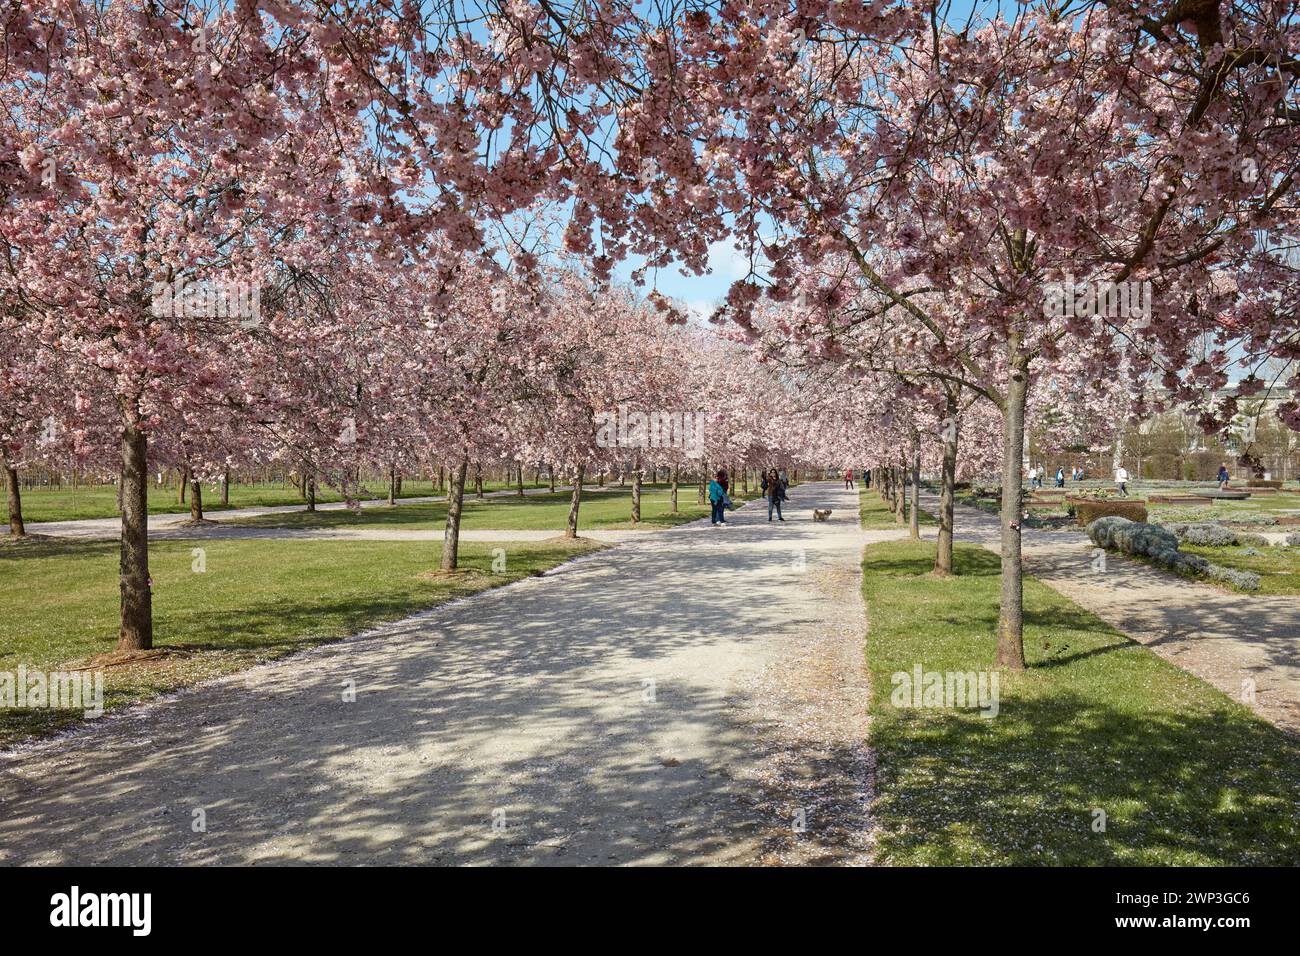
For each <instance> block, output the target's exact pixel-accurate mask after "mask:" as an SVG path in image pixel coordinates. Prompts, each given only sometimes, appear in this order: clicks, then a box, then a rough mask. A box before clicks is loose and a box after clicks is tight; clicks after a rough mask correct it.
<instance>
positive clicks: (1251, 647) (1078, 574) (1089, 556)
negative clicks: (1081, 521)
mask: <svg viewBox="0 0 1300 956" xmlns="http://www.w3.org/2000/svg"><path fill="white" fill-rule="evenodd" d="M921 507H922V508H923V509H925V510H927V511H930V512H932V513H937V512H938V508H939V498H938V495H933V494H931V495H922V496H921ZM954 523H955V525H956V529H955V530H956V535H957V538H958V540H962V541H972V542H976V543H979V544H983V545H985V546H987V547H988V548H990V549H991V550H993V551H997V550H998V528H999V522H998V519H997V517H995V516H994V515H990V514H987V513H986V512H983V511H980V510H979V509H977V508H971V507H969V506H965V505H958V506H957V515H956V519H955V522H954ZM927 532H928V534H929V535H931V536H933V535H934V534H936V533H937V532H936V530H935V529H934V528H930V529H927ZM1022 545H1023V548H1024V554H1025V562H1026V567H1027V570H1028V571H1029V572H1030V573H1032V574H1033V575H1034V576H1035V577H1036V578H1038V579H1039V580H1040V581H1043V582H1044V583H1046V584H1048V585H1050V586H1051V587H1052V588H1054V589H1055V590H1057V591H1059V592H1060V593H1061V594H1063V595H1065V596H1066V597H1068V598H1070V599H1071V600H1072V601H1074V602H1076V603H1077V604H1079V605H1081V606H1082V607H1084V608H1087V609H1088V610H1089V611H1091V612H1092V613H1093V614H1095V615H1097V616H1098V617H1099V618H1101V619H1102V620H1103V621H1106V622H1107V623H1108V624H1111V625H1113V626H1114V627H1116V628H1118V629H1119V630H1121V631H1123V632H1124V633H1125V634H1127V635H1128V636H1129V637H1131V638H1133V639H1134V640H1135V641H1139V642H1141V643H1142V644H1145V645H1147V646H1148V647H1150V648H1151V649H1152V650H1153V651H1155V652H1156V653H1157V654H1159V655H1160V656H1161V657H1163V658H1165V659H1166V660H1169V661H1172V662H1173V663H1175V664H1177V665H1178V666H1179V667H1181V668H1183V669H1184V670H1187V671H1190V672H1191V673H1193V674H1195V675H1196V676H1198V677H1200V678H1202V679H1203V680H1206V681H1208V682H1209V683H1211V684H1213V685H1214V686H1215V687H1217V688H1219V690H1221V691H1223V692H1224V693H1225V694H1227V695H1229V696H1230V697H1233V698H1234V699H1236V700H1241V701H1243V702H1245V703H1251V702H1250V701H1249V700H1248V699H1247V696H1246V695H1245V694H1244V693H1243V682H1245V681H1253V682H1254V690H1255V699H1254V702H1253V704H1252V706H1253V708H1254V710H1255V711H1256V712H1258V713H1259V714H1260V715H1261V716H1263V717H1264V718H1265V719H1267V720H1269V721H1272V722H1273V723H1275V724H1277V725H1278V726H1280V727H1284V728H1287V729H1289V730H1292V731H1300V600H1296V599H1295V598H1294V597H1275V596H1270V595H1247V594H1236V593H1232V592H1228V591H1223V590H1219V589H1218V588H1215V587H1212V586H1210V585H1208V584H1201V583H1199V582H1196V581H1190V580H1188V579H1186V578H1180V577H1178V576H1177V575H1174V574H1170V573H1169V572H1167V571H1162V570H1159V569H1157V568H1152V567H1150V566H1148V565H1145V564H1141V563H1139V562H1136V561H1131V560H1128V559H1126V558H1124V557H1122V556H1120V555H1116V554H1111V553H1107V555H1106V569H1105V570H1104V571H1097V570H1094V569H1093V552H1094V550H1095V547H1096V546H1095V545H1093V543H1092V542H1091V541H1089V540H1088V536H1087V535H1086V534H1084V533H1083V532H1082V531H1063V530H1062V531H1046V530H1039V529H1026V531H1025V534H1024V537H1023V539H1022Z"/></svg>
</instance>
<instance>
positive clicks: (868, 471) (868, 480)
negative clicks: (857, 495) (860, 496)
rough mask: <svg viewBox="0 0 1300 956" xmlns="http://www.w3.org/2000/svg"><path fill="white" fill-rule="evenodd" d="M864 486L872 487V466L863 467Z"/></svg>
mask: <svg viewBox="0 0 1300 956" xmlns="http://www.w3.org/2000/svg"><path fill="white" fill-rule="evenodd" d="M862 487H864V488H870V487H871V469H870V468H863V469H862Z"/></svg>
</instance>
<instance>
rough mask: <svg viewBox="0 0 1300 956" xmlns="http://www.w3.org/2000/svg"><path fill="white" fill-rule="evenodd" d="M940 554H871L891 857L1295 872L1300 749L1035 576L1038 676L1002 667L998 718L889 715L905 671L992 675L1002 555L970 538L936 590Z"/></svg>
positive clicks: (914, 712) (913, 861)
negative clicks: (1100, 820)
mask: <svg viewBox="0 0 1300 956" xmlns="http://www.w3.org/2000/svg"><path fill="white" fill-rule="evenodd" d="M933 554H934V546H933V544H931V543H928V542H922V543H916V542H888V543H884V544H879V545H873V546H871V547H868V548H867V550H866V553H865V556H864V560H863V569H864V578H863V594H864V596H865V598H866V602H867V608H868V615H869V618H870V621H871V627H870V632H869V634H868V636H867V660H868V664H869V666H870V668H871V672H872V679H873V695H874V697H873V703H872V709H873V712H874V715H875V716H874V723H873V725H872V742H873V745H874V747H875V749H876V752H877V758H878V765H879V767H880V770H879V776H878V779H877V794H878V795H877V802H876V804H875V808H874V810H875V814H876V818H877V820H878V822H879V824H880V832H881V837H880V843H879V852H880V858H881V860H882V861H883V862H888V863H892V864H904V865H921V864H938V865H983V864H999V865H1002V864H1028V865H1032V864H1055V865H1093V864H1119V865H1169V864H1178V865H1216V866H1219V865H1242V864H1247V865H1258V864H1285V865H1295V864H1297V863H1300V818H1297V815H1296V812H1295V808H1296V805H1297V800H1298V799H1300V746H1298V745H1297V742H1296V741H1295V740H1294V739H1293V738H1291V737H1288V736H1287V735H1285V734H1284V733H1282V732H1281V731H1280V730H1278V729H1276V728H1274V727H1273V726H1272V725H1270V724H1268V723H1266V722H1265V721H1263V720H1261V719H1259V718H1258V717H1256V716H1255V715H1254V714H1253V713H1251V712H1250V711H1249V710H1248V709H1247V708H1245V707H1244V706H1242V705H1240V704H1237V703H1236V702H1234V701H1232V700H1230V699H1229V698H1228V697H1226V696H1224V695H1223V694H1221V693H1219V692H1218V691H1217V690H1215V689H1214V688H1212V687H1210V686H1209V685H1208V684H1206V683H1204V682H1203V681H1201V680H1199V679H1198V678H1196V677H1193V676H1191V675H1190V674H1187V673H1186V672H1184V671H1182V670H1180V669H1179V668H1177V667H1175V666H1173V665H1172V664H1169V663H1168V662H1166V661H1164V660H1162V659H1161V658H1159V657H1157V656H1156V655H1155V654H1154V653H1152V652H1151V651H1149V650H1147V649H1146V648H1143V647H1142V646H1141V645H1138V644H1136V643H1134V642H1132V641H1130V640H1128V639H1127V638H1126V637H1125V636H1124V635H1123V634H1121V633H1120V632H1118V631H1116V630H1115V629H1113V628H1111V627H1110V626H1109V625H1107V624H1105V623H1104V622H1102V621H1101V620H1099V619H1098V618H1096V617H1094V616H1093V615H1091V614H1089V613H1087V612H1086V611H1084V610H1083V609H1082V608H1080V607H1078V606H1077V605H1075V604H1074V603H1073V602H1071V601H1069V600H1068V599H1066V598H1064V597H1062V596H1061V595H1059V594H1057V593H1056V592H1055V591H1053V590H1051V589H1050V588H1048V587H1047V586H1046V585H1044V584H1042V583H1040V582H1038V581H1036V580H1033V579H1032V578H1030V579H1026V581H1025V652H1026V655H1027V657H1028V659H1029V663H1030V668H1029V670H1028V671H1027V672H1026V673H1024V674H1023V675H1014V676H1013V675H1008V674H1003V675H1002V677H1001V684H1000V691H1001V700H1000V712H999V714H998V716H996V717H994V718H991V719H990V718H985V717H981V716H980V715H979V712H978V711H976V710H955V709H949V710H943V709H902V708H896V707H894V706H893V705H892V704H891V699H890V698H891V693H892V691H893V689H894V688H893V685H892V683H891V675H893V674H894V673H896V672H899V671H906V672H911V671H912V669H913V667H914V666H915V665H916V664H918V663H919V664H921V665H922V666H923V668H924V669H925V670H927V671H940V672H948V671H987V670H988V669H989V668H990V667H991V665H992V661H993V655H994V647H995V641H994V637H993V634H994V629H995V625H996V619H997V608H998V558H997V556H996V555H994V554H991V553H989V552H988V551H985V550H984V549H982V548H980V547H977V546H974V545H958V546H957V552H956V558H957V566H958V570H959V572H960V576H958V577H956V578H952V579H949V580H940V579H936V578H934V577H931V576H930V575H928V574H927V573H926V572H928V571H929V570H930V568H931V565H932V561H933ZM1095 810H1102V811H1104V812H1105V814H1106V817H1107V820H1106V829H1105V832H1095V831H1094V830H1093V824H1094V820H1095V819H1096V817H1095V815H1094V811H1095Z"/></svg>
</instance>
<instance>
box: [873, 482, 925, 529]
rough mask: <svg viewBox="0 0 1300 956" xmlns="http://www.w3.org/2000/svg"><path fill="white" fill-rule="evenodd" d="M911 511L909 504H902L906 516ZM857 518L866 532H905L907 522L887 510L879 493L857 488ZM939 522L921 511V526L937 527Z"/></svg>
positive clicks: (886, 505)
mask: <svg viewBox="0 0 1300 956" xmlns="http://www.w3.org/2000/svg"><path fill="white" fill-rule="evenodd" d="M910 510H911V504H910V503H909V502H906V501H905V502H904V503H903V512H904V514H906V513H907V512H908V511H910ZM858 516H859V518H860V519H861V521H862V527H863V528H865V529H867V530H868V531H887V530H890V529H895V528H896V529H898V530H899V531H906V530H907V521H906V519H904V520H903V521H901V522H900V521H899V520H898V517H897V516H896V515H895V514H894V513H893V512H892V511H890V510H889V504H888V502H886V501H885V500H884V499H883V498H881V497H880V493H879V492H877V491H876V489H874V488H865V487H862V486H859V488H858ZM938 523H939V521H938V519H937V518H935V516H934V515H932V514H930V512H928V511H926V510H925V509H924V508H922V509H921V524H922V525H923V526H924V525H938Z"/></svg>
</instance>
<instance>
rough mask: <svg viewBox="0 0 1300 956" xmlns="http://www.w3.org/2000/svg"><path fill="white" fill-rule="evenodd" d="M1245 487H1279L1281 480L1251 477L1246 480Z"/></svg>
mask: <svg viewBox="0 0 1300 956" xmlns="http://www.w3.org/2000/svg"><path fill="white" fill-rule="evenodd" d="M1246 487H1247V488H1281V487H1282V482H1280V481H1278V480H1277V479H1276V478H1251V479H1250V480H1249V481H1247V482H1246Z"/></svg>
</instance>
